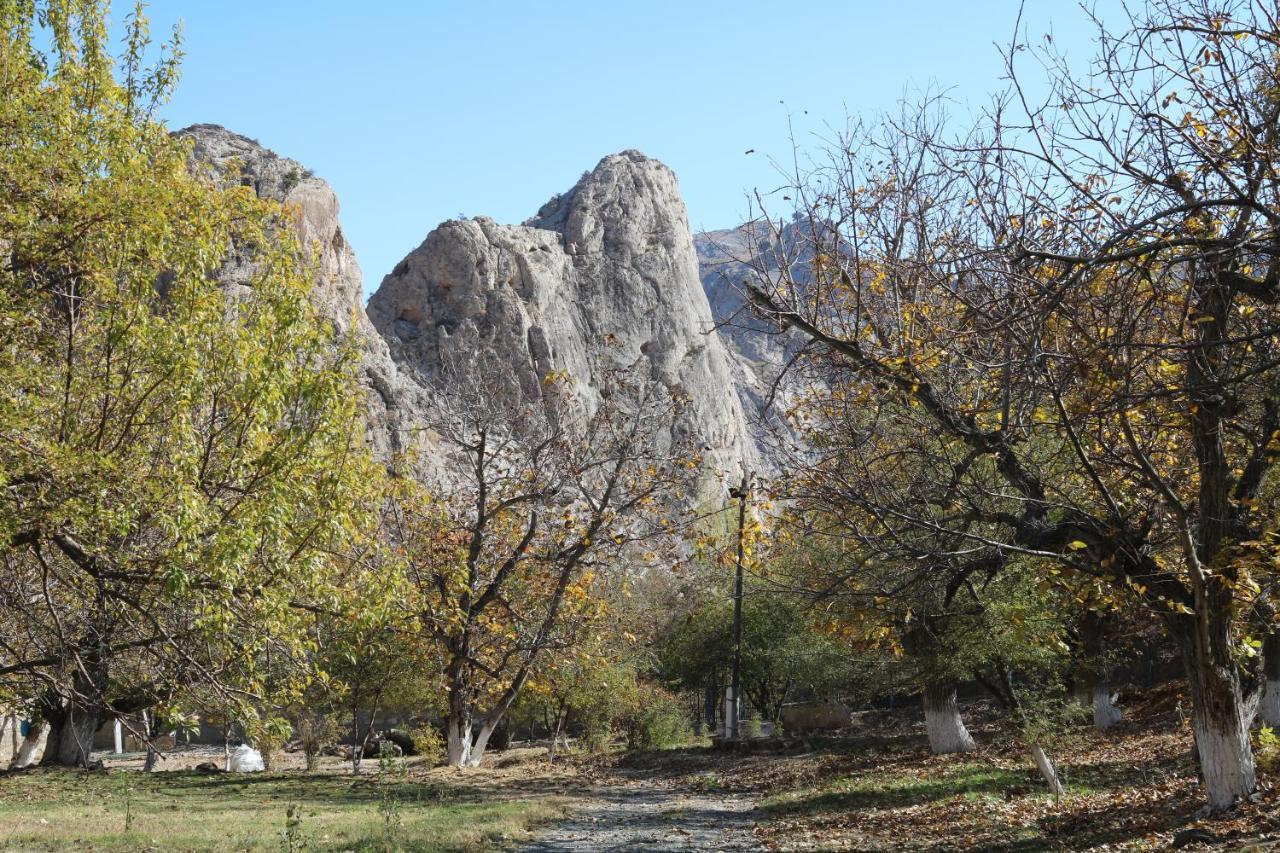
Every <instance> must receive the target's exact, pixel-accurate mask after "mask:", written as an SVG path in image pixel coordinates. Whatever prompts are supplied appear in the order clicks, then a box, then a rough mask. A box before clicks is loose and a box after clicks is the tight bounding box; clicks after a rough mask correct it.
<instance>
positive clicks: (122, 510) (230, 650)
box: [0, 0, 376, 723]
mask: <svg viewBox="0 0 1280 853" xmlns="http://www.w3.org/2000/svg"><path fill="white" fill-rule="evenodd" d="M105 8H106V4H105V3H103V2H94V0H75V1H73V0H45V2H38V3H5V4H0V81H2V82H0V88H3V90H4V93H5V94H4V97H3V98H0V552H2V553H3V555H4V560H5V569H6V571H5V574H4V579H3V581H0V602H2V603H3V607H2V608H0V610H2V611H3V613H4V615H3V617H0V619H2V620H3V624H2V625H0V633H3V634H4V636H6V637H11V638H19V637H20V638H22V639H21V641H20V642H16V643H14V644H8V645H6V648H5V650H4V652H3V653H2V654H0V664H2V665H3V668H4V671H5V672H6V676H5V683H4V685H3V688H4V689H6V690H8V691H9V692H12V693H16V694H26V695H35V694H39V695H40V696H41V697H42V704H43V710H44V712H45V713H46V714H47V715H49V716H50V717H52V718H53V719H54V721H55V722H56V721H57V718H58V717H59V715H61V714H62V713H63V711H64V709H65V707H66V705H67V703H75V704H76V705H78V706H81V709H82V710H83V711H84V712H85V713H88V714H90V715H93V714H99V713H101V709H102V708H103V707H104V705H105V704H106V703H107V702H111V703H113V704H114V706H115V707H116V708H117V709H120V710H125V711H129V710H135V709H138V708H141V707H146V706H148V705H154V704H156V703H158V702H164V703H168V704H172V702H173V701H174V700H175V697H176V696H177V694H178V693H179V692H180V691H182V690H185V689H188V688H191V687H193V686H198V685H200V684H206V685H208V684H211V683H214V682H216V683H217V685H218V686H219V687H220V688H228V687H230V688H233V690H232V691H230V692H228V691H226V690H224V691H223V695H227V696H238V697H243V699H244V703H245V705H246V709H245V716H244V717H243V718H248V717H250V716H254V715H257V716H259V717H261V719H262V720H263V722H264V723H265V721H266V719H267V717H269V716H271V715H272V714H273V713H274V711H272V710H271V706H272V705H274V704H275V703H277V702H279V701H280V700H282V699H283V698H287V697H288V696H289V695H290V694H291V693H292V692H294V691H295V690H296V689H297V688H298V687H299V686H300V685H301V684H302V683H303V679H302V678H301V677H299V676H300V675H301V674H300V673H299V672H296V671H295V672H293V673H285V672H284V670H283V669H282V668H281V669H279V672H280V675H281V677H280V678H277V677H275V676H274V675H273V676H272V677H271V683H270V685H268V683H267V680H266V678H265V676H264V663H265V662H266V661H267V660H268V659H269V658H271V657H272V654H273V653H272V652H271V651H269V649H271V648H274V657H275V659H276V660H277V661H279V660H281V659H288V658H294V659H303V658H305V652H306V647H307V645H308V643H309V637H308V632H307V630H306V627H307V625H308V624H309V621H310V614H309V612H308V610H307V609H305V607H304V606H303V605H305V604H306V603H307V602H314V601H322V600H326V599H328V598H330V597H331V592H330V591H331V590H332V589H333V588H334V586H335V585H336V584H339V583H340V582H341V581H342V578H341V577H340V576H339V575H338V574H337V573H336V572H335V566H334V564H333V562H332V560H331V559H330V556H329V555H330V554H332V553H334V552H335V551H337V550H340V549H341V543H342V542H343V541H344V540H346V539H347V537H349V536H350V535H351V534H352V532H353V531H354V530H355V529H357V528H358V527H360V526H361V525H363V524H364V523H365V522H364V518H363V514H364V513H365V510H366V509H367V503H366V501H364V500H363V499H361V497H360V495H361V494H362V493H363V492H364V491H366V490H367V489H368V486H369V484H371V483H374V482H376V477H375V476H374V475H373V472H372V469H371V468H370V467H369V462H368V459H367V457H366V455H365V454H364V452H363V450H362V448H361V447H360V444H361V440H360V435H359V430H358V427H357V417H356V414H357V409H356V406H357V404H358V401H359V399H360V398H359V395H358V393H357V390H356V385H355V376H354V364H355V359H354V352H355V351H354V348H353V347H352V346H351V345H350V342H346V341H343V340H341V339H339V338H338V337H337V336H336V332H335V330H334V328H333V325H332V324H331V323H330V322H329V321H328V320H326V319H325V318H324V317H323V316H322V315H321V314H320V313H318V309H317V308H316V307H315V306H314V305H313V303H312V299H311V280H312V279H311V269H310V266H309V264H310V261H309V258H310V251H309V248H308V247H304V246H300V245H298V242H297V239H296V237H295V233H294V230H293V229H294V226H293V221H292V219H291V217H290V216H289V215H288V214H287V213H286V212H285V211H283V210H282V209H281V208H280V207H279V206H278V205H275V204H272V203H270V202H267V201H263V200H260V199H258V198H256V197H254V195H253V194H252V192H251V191H249V190H248V189H246V188H241V187H232V188H228V189H222V188H220V187H218V186H215V185H213V184H211V183H209V182H208V181H205V180H202V179H199V178H197V177H194V176H192V175H191V174H190V173H189V171H188V168H187V156H188V149H187V145H186V144H185V143H183V142H182V141H181V140H178V139H175V138H173V137H171V136H170V135H169V133H168V132H167V131H166V129H165V128H164V127H163V126H162V125H160V124H158V123H157V122H155V121H154V120H153V119H152V118H151V113H152V111H153V109H154V107H155V106H156V105H157V104H158V103H161V102H163V100H164V99H165V98H166V97H167V96H168V94H169V92H170V90H171V89H172V86H173V84H174V82H175V81H176V75H177V58H178V50H177V45H176V42H175V44H174V45H173V46H171V48H170V50H169V51H168V52H167V53H166V54H164V55H163V56H162V57H161V59H160V60H159V61H158V62H157V64H155V65H153V66H150V67H146V66H144V55H145V54H146V52H147V46H148V44H149V39H148V36H147V30H146V20H145V17H144V16H142V15H141V14H140V12H135V14H134V16H133V17H132V18H131V24H130V27H129V28H128V37H127V47H126V50H125V54H124V56H123V57H121V59H120V61H119V62H117V61H115V60H113V59H112V57H111V56H110V53H109V51H108V48H107V44H106V30H107V27H106V18H105ZM46 43H48V44H49V45H50V47H49V48H48V50H47V51H46V50H45V48H43V47H42V45H44V44H46ZM232 262H234V263H236V264H237V265H240V268H242V269H245V270H247V272H246V274H245V277H244V278H245V286H236V287H234V288H231V289H228V288H226V287H224V286H222V285H221V284H220V283H219V282H220V275H221V274H222V273H223V271H224V269H225V268H226V265H227V264H229V263H232ZM33 596H35V598H34V599H33ZM34 600H38V601H39V604H38V605H36V606H29V604H28V603H29V602H32V601H34ZM18 602H22V604H21V605H20V606H19V605H18ZM268 687H269V688H270V689H268ZM268 692H270V693H271V694H272V696H271V697H270V701H269V702H268V701H266V700H265V699H264V697H265V695H266V694H267V693H268ZM175 711H176V709H172V708H170V709H166V713H171V712H175Z"/></svg>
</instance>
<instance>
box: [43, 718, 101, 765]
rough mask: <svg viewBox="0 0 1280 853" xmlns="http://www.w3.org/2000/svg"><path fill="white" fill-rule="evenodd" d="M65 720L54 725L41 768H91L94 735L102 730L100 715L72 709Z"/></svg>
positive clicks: (50, 731)
mask: <svg viewBox="0 0 1280 853" xmlns="http://www.w3.org/2000/svg"><path fill="white" fill-rule="evenodd" d="M61 717H62V719H60V720H56V721H51V723H50V729H49V740H48V742H47V743H46V744H45V748H44V757H43V758H42V759H41V760H40V764H41V765H43V766H45V767H88V766H89V753H90V752H92V751H93V735H94V732H96V731H97V730H98V715H97V714H95V713H93V712H90V711H84V710H81V709H78V708H68V709H67V710H66V711H65V712H64V713H63V714H62V715H61Z"/></svg>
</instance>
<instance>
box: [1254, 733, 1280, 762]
mask: <svg viewBox="0 0 1280 853" xmlns="http://www.w3.org/2000/svg"><path fill="white" fill-rule="evenodd" d="M1253 759H1254V762H1255V763H1256V764H1257V765H1258V769H1259V770H1262V771H1263V772H1265V773H1270V772H1272V771H1273V770H1275V769H1276V767H1277V766H1280V735H1277V734H1276V732H1275V729H1273V728H1271V726H1262V727H1261V728H1259V729H1258V730H1257V732H1256V733H1255V734H1254V751H1253Z"/></svg>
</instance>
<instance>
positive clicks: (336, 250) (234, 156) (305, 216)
mask: <svg viewBox="0 0 1280 853" xmlns="http://www.w3.org/2000/svg"><path fill="white" fill-rule="evenodd" d="M176 135H177V136H178V137H180V138H184V139H189V140H191V143H192V167H193V169H196V170H197V171H203V172H204V173H205V174H207V175H208V176H209V177H211V178H213V179H214V180H216V181H218V182H220V183H222V184H227V185H230V184H241V185H244V186H249V187H252V188H253V190H254V192H256V193H257V195H258V196H259V197H260V198H269V199H273V200H275V201H278V202H281V203H282V204H284V205H286V206H287V207H288V208H289V209H290V210H292V211H293V212H294V226H295V228H296V230H297V235H298V238H299V240H300V241H301V243H302V245H303V246H305V247H307V248H308V249H309V250H312V251H316V253H317V264H318V266H317V270H316V281H315V291H314V292H315V299H316V302H317V304H318V305H319V306H320V307H321V309H322V310H323V311H324V313H325V314H326V315H327V316H329V317H330V318H331V319H332V320H333V321H334V323H335V325H336V326H337V327H338V329H339V330H340V331H342V332H344V333H345V332H348V331H351V330H354V332H355V333H356V335H357V336H358V338H359V340H360V345H361V348H362V350H363V353H362V365H361V381H362V384H363V385H364V386H365V389H366V392H367V394H368V402H369V416H368V419H367V425H368V436H369V441H370V443H371V445H372V447H373V449H374V452H375V453H376V454H378V455H379V456H380V457H381V458H384V459H385V458H388V457H389V456H390V454H391V453H392V452H394V451H397V450H400V449H402V443H401V439H400V436H401V433H402V430H401V429H400V426H401V423H402V422H403V421H405V420H406V419H407V420H412V418H413V416H414V410H415V408H417V407H420V406H421V405H423V400H424V396H423V394H422V392H421V389H418V388H416V387H415V386H414V384H413V383H412V382H411V381H410V380H408V379H407V378H406V377H403V376H401V374H400V371H399V370H398V368H397V366H396V364H395V362H393V361H392V360H391V355H390V353H389V351H388V349H387V345H386V342H385V341H383V340H382V338H381V336H379V334H378V332H377V330H376V329H374V327H373V325H372V324H371V323H370V322H369V318H368V316H367V315H366V314H365V310H364V306H363V293H362V285H361V277H360V265H359V264H358V263H357V262H356V256H355V252H354V251H353V250H352V248H351V244H350V243H348V242H347V239H346V237H345V236H344V235H343V233H342V226H341V224H340V223H339V220H338V197H337V194H336V193H334V191H333V188H332V187H330V186H329V184H327V183H326V182H325V181H323V180H321V179H320V178H318V177H316V176H315V175H314V174H313V173H312V172H311V171H310V170H309V169H307V168H305V167H304V166H302V164H300V163H298V162H297V161H294V160H290V159H288V158H285V157H280V156H278V155H277V154H276V153H275V152H273V151H270V150H268V149H267V148H264V147H263V146H262V145H261V144H259V143H258V142H257V141H255V140H252V139H249V138H248V137H245V136H241V135H239V134H237V133H232V132H231V131H229V130H227V129H226V128H223V127H220V126H218V125H212V124H198V125H193V126H191V127H188V128H185V129H184V130H180V131H178V132H177V134H176ZM251 273H252V270H251V269H250V268H249V267H248V266H247V265H246V264H243V263H240V262H237V261H234V260H233V261H232V263H230V264H228V266H227V268H226V269H225V270H224V272H223V278H224V280H226V281H227V282H228V283H230V284H235V283H238V282H239V281H240V280H242V279H247V278H248V276H249V275H250V274H251Z"/></svg>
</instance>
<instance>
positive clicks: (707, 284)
mask: <svg viewBox="0 0 1280 853" xmlns="http://www.w3.org/2000/svg"><path fill="white" fill-rule="evenodd" d="M805 229H806V226H805V225H803V224H799V223H788V224H786V225H784V226H782V227H780V228H778V227H776V226H775V227H774V228H770V227H769V226H768V225H767V224H765V223H759V222H753V223H746V224H744V225H740V226H738V227H737V228H727V229H723V230H719V231H703V232H700V233H698V234H696V235H694V238H693V244H694V248H695V250H696V251H697V254H698V275H699V277H700V278H701V280H702V287H703V290H704V291H705V292H706V295H707V301H708V303H709V305H710V307H711V313H712V315H713V316H714V317H715V319H716V322H717V329H718V331H719V333H720V337H721V339H722V340H723V341H724V346H725V351H726V352H727V353H728V354H729V362H730V365H731V370H732V373H733V382H734V386H735V387H736V389H737V391H738V394H739V396H740V398H741V402H742V408H743V411H744V412H745V413H746V415H747V418H748V420H749V421H750V422H751V425H752V433H753V435H755V436H756V441H757V445H758V448H759V453H760V455H761V456H762V458H763V459H765V460H766V461H768V460H771V459H774V457H776V455H777V442H779V441H781V442H788V441H790V440H791V439H792V438H793V435H792V432H791V430H790V428H789V427H788V426H787V425H786V424H785V423H784V422H782V421H781V420H780V419H779V418H778V417H777V416H776V415H777V413H778V410H779V408H780V407H781V406H785V404H786V402H787V400H786V398H787V396H788V391H787V389H786V388H780V387H778V384H777V380H778V378H779V374H780V373H781V371H782V370H783V367H784V366H785V365H786V364H787V362H788V361H789V360H790V359H791V358H792V357H793V356H794V355H795V354H796V353H797V352H799V351H800V349H801V348H802V347H803V346H804V344H805V339H804V337H803V336H802V335H800V334H799V333H797V332H794V331H793V332H778V331H777V330H776V329H774V328H773V327H772V326H771V325H770V324H769V323H767V322H765V321H764V320H762V319H760V318H759V317H757V316H755V315H754V314H753V313H752V311H751V308H750V306H748V305H747V304H746V299H745V296H744V294H745V292H746V287H745V285H746V283H747V282H750V281H752V280H754V279H757V278H759V277H760V276H761V275H769V276H778V275H779V274H780V273H779V272H778V270H779V266H780V265H782V264H786V266H787V268H788V269H789V270H790V271H791V274H792V275H793V276H794V277H796V279H797V283H800V284H803V283H804V282H805V281H806V280H807V278H808V275H809V273H808V270H809V260H810V259H811V258H812V254H813V252H812V244H811V242H810V241H809V239H808V236H807V233H806V230H805ZM766 467H767V466H766Z"/></svg>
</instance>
